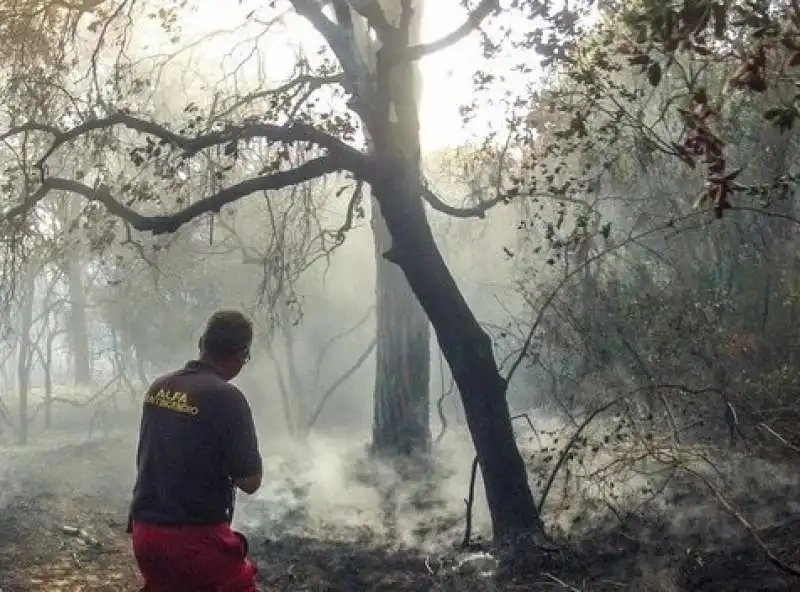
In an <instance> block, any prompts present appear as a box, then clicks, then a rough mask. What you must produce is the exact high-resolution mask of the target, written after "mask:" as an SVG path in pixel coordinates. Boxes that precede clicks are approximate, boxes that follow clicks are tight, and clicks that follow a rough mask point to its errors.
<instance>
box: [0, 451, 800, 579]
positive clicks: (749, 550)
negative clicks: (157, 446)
mask: <svg viewBox="0 0 800 592" xmlns="http://www.w3.org/2000/svg"><path fill="white" fill-rule="evenodd" d="M130 446H131V444H130V441H128V440H124V439H113V440H104V441H95V442H91V443H84V444H79V445H74V444H73V445H65V446H60V447H57V448H55V449H52V450H49V451H47V452H36V451H31V452H29V453H24V454H23V453H18V454H11V453H8V454H5V461H4V462H5V464H4V466H6V467H8V466H9V464H10V463H9V462H8V461H10V460H11V459H12V458H13V459H14V462H15V465H16V468H15V469H14V470H13V471H8V470H7V471H6V473H5V478H6V479H7V480H8V481H9V482H7V483H5V484H4V492H5V493H4V495H3V500H4V501H5V505H4V506H3V507H2V509H0V589H2V590H3V592H28V591H31V592H32V591H46V592H59V591H64V592H80V591H85V592H90V591H91V592H101V591H108V592H111V591H114V592H128V591H134V590H137V589H138V578H137V575H136V571H135V566H134V563H133V560H132V557H131V553H130V548H129V539H128V537H127V535H126V534H125V532H124V519H125V509H126V503H127V496H128V491H129V484H130V479H131V475H130V473H131V471H130V469H131V467H130V466H126V465H125V464H124V463H122V464H121V463H119V462H118V459H119V458H120V456H121V454H120V453H121V452H124V451H125V450H130ZM130 452H132V450H130ZM128 458H132V455H129V456H128ZM764 503H765V504H769V503H771V500H769V499H765V500H764ZM742 511H743V512H745V511H748V512H751V513H756V511H757V508H743V509H742ZM661 519H662V520H663V516H662V518H661ZM701 519H702V518H701ZM625 522H626V528H625V529H622V528H613V527H610V526H608V525H606V526H605V527H599V526H598V527H597V528H595V529H593V530H590V531H589V533H588V534H586V535H582V536H581V538H580V539H579V540H572V541H562V542H563V543H564V548H565V549H570V551H569V552H568V553H564V554H563V555H560V556H559V558H558V559H557V560H552V559H551V560H550V561H547V562H542V561H540V558H537V557H531V558H529V560H528V561H527V566H526V567H527V569H526V572H527V575H526V576H525V577H518V578H517V579H516V580H514V579H506V580H503V581H497V580H495V579H492V578H489V577H487V576H485V575H482V574H481V572H482V571H485V569H486V568H487V566H488V565H489V564H490V563H491V560H490V559H487V558H485V557H484V558H482V559H481V556H480V555H479V554H476V555H474V557H472V558H470V557H468V556H467V555H466V554H465V553H463V552H462V551H460V550H458V549H457V541H454V542H453V543H454V544H453V547H452V549H447V548H444V549H440V550H439V551H438V552H430V551H428V552H423V551H419V550H414V549H398V548H396V547H390V546H386V545H373V544H370V543H369V541H367V540H360V541H354V540H345V539H342V538H341V537H339V538H337V536H336V533H331V536H330V538H327V539H324V540H323V539H321V538H308V537H303V536H299V535H285V536H279V537H272V538H269V537H268V536H267V534H265V533H260V532H259V529H258V528H257V527H256V528H252V527H251V528H250V530H249V531H248V535H249V537H250V541H251V549H252V552H253V555H254V556H255V557H256V558H257V560H258V561H259V565H260V568H261V573H262V582H263V588H264V589H265V590H276V591H277V590H286V591H289V590H298V591H299V590H318V591H329V592H334V591H346V592H351V591H352V592H355V591H361V590H365V591H367V590H376V591H378V590H386V591H397V592H403V591H409V592H410V591H415V592H418V591H426V590H430V591H434V590H453V591H456V590H458V591H470V590H476V591H477V590H509V591H513V590H592V591H599V590H652V591H654V592H655V591H661V592H664V591H668V590H671V591H678V590H687V591H688V590H692V591H694V590H697V591H700V590H703V591H705V590H708V591H711V590H713V591H715V592H726V591H734V590H736V591H739V592H746V591H750V590H752V591H756V590H758V591H763V592H769V591H774V592H778V591H783V590H786V591H788V590H796V589H798V586H800V579H797V578H794V577H793V576H791V575H789V574H787V573H785V572H784V571H782V570H780V569H778V568H777V567H775V566H774V565H773V564H772V563H771V562H770V561H769V560H768V558H767V556H766V554H765V553H764V550H763V549H762V548H760V547H759V546H758V545H757V544H756V543H755V541H754V539H753V537H752V536H750V534H749V533H748V532H747V531H746V530H744V529H742V530H741V531H739V532H740V536H739V537H738V538H733V539H732V538H730V537H727V538H720V537H713V536H709V537H707V538H704V537H698V536H696V535H694V536H686V537H676V536H672V535H668V534H667V533H668V532H670V530H669V529H668V528H667V526H668V525H667V524H659V523H658V522H657V521H655V519H654V521H652V522H649V523H648V521H647V520H645V519H644V518H642V517H641V516H639V517H638V523H637V524H636V525H635V526H634V522H632V521H628V520H626V521H625ZM735 530H736V529H735V528H734V531H735ZM798 533H800V516H798V515H793V514H792V513H791V512H788V513H787V512H783V513H781V514H780V515H779V516H778V517H777V518H776V519H775V520H774V521H773V523H772V524H771V525H770V526H769V527H764V528H761V529H759V530H757V532H756V534H758V536H759V537H760V538H761V540H762V541H763V542H764V543H765V544H766V545H767V546H768V547H769V548H770V549H771V550H772V552H773V553H774V554H775V555H776V556H777V557H778V558H779V559H780V560H781V561H783V562H784V563H786V564H789V565H797V564H800V545H799V544H798V540H800V534H798Z"/></svg>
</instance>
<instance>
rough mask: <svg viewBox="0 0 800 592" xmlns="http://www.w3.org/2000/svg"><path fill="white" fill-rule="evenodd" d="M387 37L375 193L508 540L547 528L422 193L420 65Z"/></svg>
mask: <svg viewBox="0 0 800 592" xmlns="http://www.w3.org/2000/svg"><path fill="white" fill-rule="evenodd" d="M398 34H399V35H398V37H397V38H395V39H386V42H385V44H384V46H383V48H382V49H381V50H379V52H378V54H377V64H376V82H377V89H376V96H377V97H378V104H376V105H375V106H374V108H373V113H374V115H373V117H372V119H371V125H370V126H369V133H370V136H371V138H372V140H373V143H374V156H375V160H376V162H377V163H378V168H379V170H378V171H377V173H378V174H377V179H376V180H375V181H374V182H373V186H372V188H373V193H374V196H375V198H376V199H377V201H378V203H379V204H380V209H381V213H382V214H383V217H384V219H385V220H386V226H387V228H388V229H389V232H390V234H391V238H392V244H391V247H390V248H389V249H388V251H386V253H385V254H384V256H385V257H386V258H387V259H388V260H390V261H392V262H393V263H395V264H397V266H398V267H399V268H400V269H401V270H402V271H403V273H404V274H405V276H406V278H407V280H408V283H409V285H410V286H411V289H412V290H413V292H414V294H416V296H417V298H418V299H419V302H420V304H421V305H422V308H423V309H424V310H425V313H426V314H427V316H428V318H429V319H430V322H431V324H432V325H433V327H434V330H435V332H436V336H437V338H438V341H439V344H440V346H441V349H442V352H443V353H444V356H445V359H446V360H447V362H448V364H449V365H450V368H451V370H452V372H453V376H454V378H455V381H456V384H457V386H458V389H459V392H460V394H461V397H462V400H463V403H464V412H465V415H466V419H467V424H468V426H469V430H470V433H471V435H472V439H473V442H474V444H475V451H476V454H477V457H478V462H479V464H480V467H481V473H482V475H483V482H484V487H485V490H486V499H487V502H488V505H489V512H490V515H491V519H492V527H493V533H494V538H495V541H496V542H497V543H499V544H501V545H505V544H507V543H513V542H515V541H517V540H518V539H520V538H527V537H528V536H530V535H534V536H535V535H539V534H541V533H542V529H543V526H542V523H541V520H540V518H539V515H538V512H537V509H536V504H535V502H534V499H533V495H532V493H531V489H530V486H529V484H528V475H527V471H526V468H525V464H524V462H523V460H522V456H521V455H520V452H519V449H518V448H517V443H516V440H515V438H514V431H513V427H512V424H511V415H510V413H509V408H508V403H507V401H506V382H505V380H504V379H503V378H502V376H501V375H500V372H499V369H498V366H497V362H496V360H495V358H494V352H493V349H492V343H491V340H490V338H489V336H488V335H487V334H486V333H485V332H484V331H483V329H482V328H481V326H480V324H479V323H478V321H477V319H476V318H475V315H474V314H473V312H472V310H471V309H470V308H469V305H468V304H467V302H466V300H465V299H464V296H463V294H462V293H461V291H460V290H459V288H458V285H457V284H456V282H455V279H454V278H453V276H452V274H451V273H450V270H449V269H448V268H447V265H446V264H445V262H444V259H443V257H442V254H441V252H440V251H439V249H438V247H437V245H436V241H435V239H434V237H433V233H432V232H431V228H430V226H429V225H428V221H427V218H426V216H425V209H424V205H423V202H422V198H421V195H420V171H419V161H420V154H419V149H418V148H419V143H418V141H416V142H415V141H414V138H417V137H418V130H419V121H418V110H417V101H416V97H415V96H414V93H413V86H411V85H408V84H403V83H402V82H403V81H408V80H411V79H412V76H413V73H412V68H413V66H412V65H411V64H410V63H408V62H402V61H398V60H395V59H394V58H395V56H396V53H397V52H401V51H403V48H405V47H408V46H409V39H408V36H406V37H405V38H403V37H402V30H400V29H398ZM393 52H394V55H393Z"/></svg>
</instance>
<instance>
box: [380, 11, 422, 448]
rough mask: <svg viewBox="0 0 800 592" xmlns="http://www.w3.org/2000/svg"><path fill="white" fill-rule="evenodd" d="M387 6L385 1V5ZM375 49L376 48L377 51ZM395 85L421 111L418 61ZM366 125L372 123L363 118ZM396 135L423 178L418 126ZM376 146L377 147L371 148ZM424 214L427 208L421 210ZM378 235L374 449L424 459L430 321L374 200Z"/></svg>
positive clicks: (416, 29)
mask: <svg viewBox="0 0 800 592" xmlns="http://www.w3.org/2000/svg"><path fill="white" fill-rule="evenodd" d="M422 3H423V0H417V1H416V5H415V7H414V14H413V17H412V19H411V23H410V26H409V40H410V42H411V43H418V42H419V36H420V28H421V24H422ZM384 4H385V3H384ZM374 51H375V49H374V47H373V53H374ZM391 75H392V77H393V80H392V81H391V83H390V88H391V89H400V91H401V92H403V93H407V94H408V96H409V97H411V98H412V102H413V104H412V105H409V109H412V110H414V112H415V113H414V117H413V119H414V121H416V120H417V113H418V111H419V97H420V83H419V72H418V69H417V67H416V65H412V66H411V67H409V68H402V69H401V68H396V69H394V70H393V71H392V73H391ZM365 123H366V124H367V126H368V124H369V122H365ZM405 132H406V133H404V134H403V136H402V138H397V140H398V143H399V144H400V145H401V149H402V150H403V151H404V152H405V153H407V154H413V155H416V159H413V158H412V159H410V160H409V166H414V167H416V169H415V170H416V175H417V176H418V177H419V174H420V173H419V166H420V161H419V155H420V145H419V126H418V125H412V126H410V127H409V128H407V129H406V130H405ZM373 148H375V146H373ZM423 215H424V212H423ZM372 228H373V235H374V237H375V256H376V257H375V265H376V268H377V269H376V274H375V282H376V285H375V298H376V318H377V339H378V341H377V346H376V355H375V363H376V368H375V389H374V391H373V421H372V452H373V453H374V454H375V455H376V456H378V457H384V458H391V457H424V456H425V455H426V454H427V453H428V452H429V451H430V446H431V430H430V325H429V321H428V318H427V317H426V316H425V311H423V310H422V307H421V306H420V305H419V302H418V301H417V299H416V297H415V296H414V293H413V292H412V291H411V287H410V286H409V285H408V280H406V278H405V276H404V275H403V273H402V271H401V270H400V269H398V268H397V267H396V266H395V265H393V264H391V263H390V262H388V261H387V260H386V259H385V258H384V257H383V253H385V252H386V251H387V250H388V249H389V247H390V246H391V235H390V233H389V230H388V228H387V227H386V222H385V221H384V219H383V216H382V214H381V211H380V208H379V207H377V203H376V202H374V201H373V208H372Z"/></svg>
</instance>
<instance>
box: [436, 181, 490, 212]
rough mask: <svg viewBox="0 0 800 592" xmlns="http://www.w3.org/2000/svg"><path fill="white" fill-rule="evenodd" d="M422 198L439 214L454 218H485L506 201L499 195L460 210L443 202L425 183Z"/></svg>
mask: <svg viewBox="0 0 800 592" xmlns="http://www.w3.org/2000/svg"><path fill="white" fill-rule="evenodd" d="M422 198H423V199H424V200H425V201H426V202H428V205H430V206H431V207H432V208H433V209H434V210H436V211H437V212H442V213H443V214H447V215H448V216H453V217H454V218H485V217H486V212H487V211H488V210H490V209H491V208H493V207H494V206H496V205H497V204H499V203H501V202H505V201H506V197H505V196H503V195H498V196H496V197H493V198H492V199H488V200H486V201H483V202H481V203H479V204H478V205H476V206H472V207H469V208H459V207H456V206H451V205H450V204H447V203H445V202H443V201H442V199H441V198H440V197H439V196H438V195H436V193H435V192H434V191H433V190H432V189H431V188H430V187H429V186H428V185H427V183H424V182H423V184H422Z"/></svg>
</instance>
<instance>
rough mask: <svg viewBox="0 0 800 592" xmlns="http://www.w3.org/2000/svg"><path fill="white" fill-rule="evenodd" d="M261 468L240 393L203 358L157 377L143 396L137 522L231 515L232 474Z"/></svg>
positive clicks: (218, 519)
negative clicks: (200, 360)
mask: <svg viewBox="0 0 800 592" xmlns="http://www.w3.org/2000/svg"><path fill="white" fill-rule="evenodd" d="M255 470H257V471H260V470H261V458H260V456H259V455H258V449H257V442H256V436H255V430H254V428H253V420H252V414H251V413H250V408H249V406H248V404H247V401H246V400H245V398H244V396H243V395H242V393H241V392H240V391H239V390H238V389H237V388H236V387H235V386H233V385H230V384H228V383H227V382H226V381H224V380H223V379H222V378H220V377H219V376H218V375H217V374H216V373H215V372H214V370H213V368H212V367H211V366H209V365H207V364H205V363H203V362H197V361H194V362H189V363H188V364H187V365H186V367H184V368H183V369H181V370H178V371H177V372H173V373H171V374H168V375H166V376H163V377H161V378H159V379H158V380H156V381H155V382H154V383H153V385H152V386H151V387H150V389H149V390H148V392H147V395H146V396H145V402H144V409H143V411H142V423H141V429H140V435H139V448H138V452H137V479H136V485H135V487H134V493H133V502H132V504H131V518H132V519H133V520H134V521H135V522H144V523H150V524H156V525H164V526H167V525H204V524H219V523H223V522H230V521H231V519H232V517H233V516H232V514H233V499H234V497H233V495H234V490H233V483H232V479H233V478H237V477H240V476H241V475H239V474H238V473H243V472H244V473H247V472H248V471H255Z"/></svg>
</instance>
